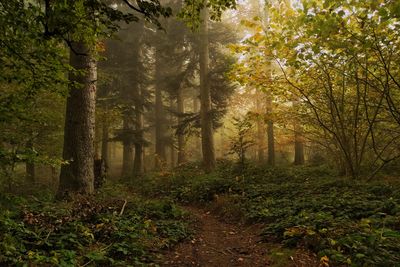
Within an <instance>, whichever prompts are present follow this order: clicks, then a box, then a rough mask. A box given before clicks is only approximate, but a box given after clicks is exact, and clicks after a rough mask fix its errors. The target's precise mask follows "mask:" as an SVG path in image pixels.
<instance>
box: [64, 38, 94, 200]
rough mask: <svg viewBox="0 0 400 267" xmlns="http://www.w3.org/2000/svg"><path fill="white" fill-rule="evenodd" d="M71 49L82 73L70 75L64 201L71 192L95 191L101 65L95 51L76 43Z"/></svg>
mask: <svg viewBox="0 0 400 267" xmlns="http://www.w3.org/2000/svg"><path fill="white" fill-rule="evenodd" d="M71 46H72V48H73V51H71V52H70V64H71V66H72V67H74V69H75V70H78V71H79V73H77V72H75V71H71V72H70V73H69V80H70V82H71V83H70V84H71V85H70V88H69V89H70V94H69V97H68V98H67V108H66V117H65V128H64V148H63V159H64V160H66V161H68V162H69V163H68V164H64V165H62V166H61V173H60V184H59V189H58V195H59V196H60V197H62V196H64V195H65V193H68V192H79V193H83V194H91V193H93V191H94V171H93V165H94V131H95V130H94V126H95V107H96V80H97V63H96V60H95V58H94V57H93V55H92V52H93V51H92V49H91V48H89V47H88V46H87V45H86V44H84V43H83V42H73V43H72V44H71ZM75 52H76V53H75ZM76 83H78V84H80V86H77V85H76Z"/></svg>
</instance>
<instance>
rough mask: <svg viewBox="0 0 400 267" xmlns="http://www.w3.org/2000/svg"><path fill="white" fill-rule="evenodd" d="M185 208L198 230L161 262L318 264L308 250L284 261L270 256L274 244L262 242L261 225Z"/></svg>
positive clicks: (173, 266)
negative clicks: (239, 221)
mask: <svg viewBox="0 0 400 267" xmlns="http://www.w3.org/2000/svg"><path fill="white" fill-rule="evenodd" d="M185 209H186V210H187V211H188V212H190V213H191V214H192V215H193V216H194V217H195V222H196V223H195V224H196V228H197V229H196V234H195V235H194V237H193V238H192V239H191V240H188V241H186V242H183V243H180V244H178V245H177V246H175V247H174V248H172V249H171V250H169V251H167V252H166V254H165V255H164V257H163V262H161V263H160V265H161V266H169V267H178V266H179V267H184V266H204V267H214V266H218V267H235V266H241V267H245V266H252V267H258V266H301V267H311V266H318V264H317V262H316V261H315V258H314V257H312V256H311V257H310V256H309V255H308V253H307V252H305V253H303V252H302V253H298V252H296V253H295V255H294V257H290V258H289V260H288V261H287V260H285V263H284V264H283V265H282V264H279V263H278V264H276V262H274V260H271V259H270V258H269V253H270V248H271V246H270V245H271V244H267V243H263V242H261V238H260V232H261V226H260V225H251V226H248V225H247V226H246V225H241V224H236V223H235V224H230V223H226V222H223V221H221V220H219V218H218V217H217V216H215V215H213V214H212V213H210V212H209V211H207V210H204V209H199V208H195V207H185ZM275 261H276V260H275Z"/></svg>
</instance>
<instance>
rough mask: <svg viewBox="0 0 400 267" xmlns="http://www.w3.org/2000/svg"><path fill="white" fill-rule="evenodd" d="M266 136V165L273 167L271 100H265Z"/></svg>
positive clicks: (273, 139)
mask: <svg viewBox="0 0 400 267" xmlns="http://www.w3.org/2000/svg"><path fill="white" fill-rule="evenodd" d="M266 111H267V112H266V113H267V136H268V165H270V166H275V136H274V122H273V120H272V118H271V117H272V100H271V98H270V97H268V99H267V109H266Z"/></svg>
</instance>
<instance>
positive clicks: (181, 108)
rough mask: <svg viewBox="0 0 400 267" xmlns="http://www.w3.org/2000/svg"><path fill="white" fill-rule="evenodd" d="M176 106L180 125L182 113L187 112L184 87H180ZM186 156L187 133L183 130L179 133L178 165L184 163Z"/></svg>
mask: <svg viewBox="0 0 400 267" xmlns="http://www.w3.org/2000/svg"><path fill="white" fill-rule="evenodd" d="M176 106H177V111H178V114H179V115H178V125H180V124H181V123H182V117H181V116H182V114H184V113H185V108H184V99H183V94H182V89H181V88H179V89H178V95H177V100H176ZM185 161H186V158H185V135H184V134H183V133H181V132H179V133H178V165H180V164H182V163H184V162H185Z"/></svg>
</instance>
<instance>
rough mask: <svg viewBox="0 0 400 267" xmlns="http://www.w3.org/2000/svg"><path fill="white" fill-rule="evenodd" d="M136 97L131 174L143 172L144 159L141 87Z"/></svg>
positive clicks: (137, 174) (138, 174)
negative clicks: (133, 153)
mask: <svg viewBox="0 0 400 267" xmlns="http://www.w3.org/2000/svg"><path fill="white" fill-rule="evenodd" d="M136 92H137V95H136V97H137V99H136V107H135V132H136V138H135V139H136V142H135V159H134V161H133V176H134V177H137V176H141V175H142V173H143V159H144V156H143V155H144V149H143V141H144V137H143V136H144V135H143V105H142V102H141V100H140V99H141V89H140V88H137V91H136Z"/></svg>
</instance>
